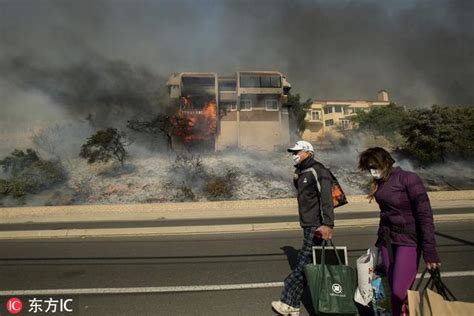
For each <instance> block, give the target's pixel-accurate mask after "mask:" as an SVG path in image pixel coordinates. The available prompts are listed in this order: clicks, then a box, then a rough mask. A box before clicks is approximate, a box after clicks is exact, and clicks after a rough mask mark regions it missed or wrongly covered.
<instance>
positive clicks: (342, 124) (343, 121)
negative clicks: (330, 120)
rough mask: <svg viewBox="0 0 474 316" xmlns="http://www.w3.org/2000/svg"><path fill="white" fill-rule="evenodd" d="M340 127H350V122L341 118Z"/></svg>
mask: <svg viewBox="0 0 474 316" xmlns="http://www.w3.org/2000/svg"><path fill="white" fill-rule="evenodd" d="M341 128H342V129H350V128H351V122H350V121H349V120H341Z"/></svg>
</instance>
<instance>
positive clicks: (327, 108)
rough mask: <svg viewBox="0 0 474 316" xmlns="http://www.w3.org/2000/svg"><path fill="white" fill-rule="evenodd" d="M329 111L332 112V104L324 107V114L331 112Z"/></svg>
mask: <svg viewBox="0 0 474 316" xmlns="http://www.w3.org/2000/svg"><path fill="white" fill-rule="evenodd" d="M329 113H332V106H326V107H324V114H329Z"/></svg>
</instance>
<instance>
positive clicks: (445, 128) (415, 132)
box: [401, 106, 474, 164]
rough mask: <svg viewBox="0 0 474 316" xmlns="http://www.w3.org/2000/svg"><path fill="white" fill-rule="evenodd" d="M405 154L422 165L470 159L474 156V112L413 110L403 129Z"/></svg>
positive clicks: (469, 108)
mask: <svg viewBox="0 0 474 316" xmlns="http://www.w3.org/2000/svg"><path fill="white" fill-rule="evenodd" d="M401 134H402V136H403V137H404V138H405V142H406V143H405V146H404V147H403V150H402V151H403V152H404V153H406V154H408V155H410V156H412V157H414V158H416V159H417V160H418V161H419V162H421V163H422V164H430V163H435V162H445V161H446V159H447V158H455V159H458V158H461V159H468V158H471V159H472V157H473V154H474V109H473V108H472V107H441V106H433V107H432V108H431V109H423V110H412V111H409V115H408V117H407V118H406V121H405V124H404V125H403V127H402V128H401Z"/></svg>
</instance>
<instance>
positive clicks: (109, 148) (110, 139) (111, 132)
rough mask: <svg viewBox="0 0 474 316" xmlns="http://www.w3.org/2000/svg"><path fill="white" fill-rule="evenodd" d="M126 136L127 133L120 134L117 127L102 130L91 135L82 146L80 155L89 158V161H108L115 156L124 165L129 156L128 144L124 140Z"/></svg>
mask: <svg viewBox="0 0 474 316" xmlns="http://www.w3.org/2000/svg"><path fill="white" fill-rule="evenodd" d="M124 137H125V134H120V133H119V132H118V130H117V129H115V128H107V129H106V130H100V131H98V132H97V133H95V134H94V135H92V136H91V137H89V138H88V140H87V143H85V144H84V145H82V146H81V151H80V153H79V156H80V157H82V158H85V159H87V162H88V163H95V162H98V161H101V162H108V161H109V160H110V159H111V158H115V159H116V160H118V161H120V164H121V166H122V167H123V163H124V160H125V158H126V156H127V151H126V150H125V146H127V144H126V143H125V141H124V140H123V138H124Z"/></svg>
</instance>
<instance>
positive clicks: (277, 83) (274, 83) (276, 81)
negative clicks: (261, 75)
mask: <svg viewBox="0 0 474 316" xmlns="http://www.w3.org/2000/svg"><path fill="white" fill-rule="evenodd" d="M270 87H272V88H280V87H281V79H280V76H270Z"/></svg>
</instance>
